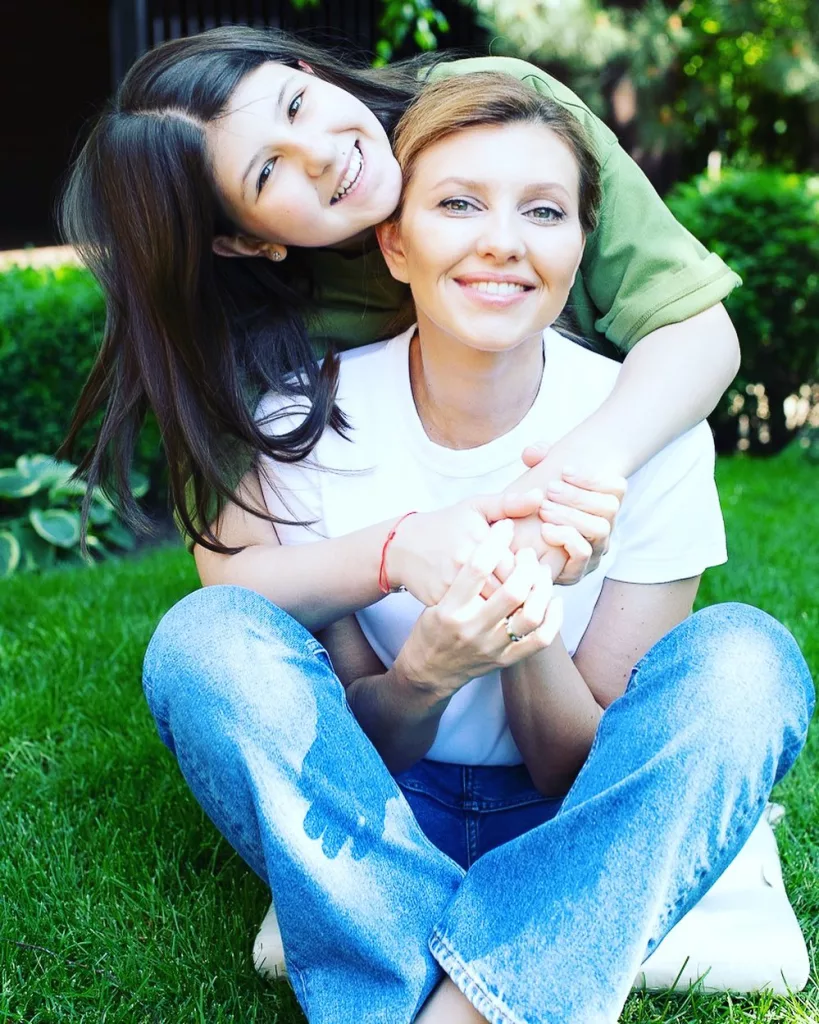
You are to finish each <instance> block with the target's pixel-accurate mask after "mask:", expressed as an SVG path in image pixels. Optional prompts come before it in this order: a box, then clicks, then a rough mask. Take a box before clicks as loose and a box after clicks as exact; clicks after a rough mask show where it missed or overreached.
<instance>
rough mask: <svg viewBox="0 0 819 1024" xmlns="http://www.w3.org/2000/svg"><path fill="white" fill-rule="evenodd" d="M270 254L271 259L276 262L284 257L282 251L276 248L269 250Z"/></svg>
mask: <svg viewBox="0 0 819 1024" xmlns="http://www.w3.org/2000/svg"><path fill="white" fill-rule="evenodd" d="M270 255H271V256H272V257H273V259H274V260H275V261H276V262H277V263H278V262H279V260H283V259H284V253H282V252H280V251H279V250H278V249H274V250H273V252H271V254H270Z"/></svg>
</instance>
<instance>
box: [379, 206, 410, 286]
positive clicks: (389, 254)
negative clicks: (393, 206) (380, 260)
mask: <svg viewBox="0 0 819 1024" xmlns="http://www.w3.org/2000/svg"><path fill="white" fill-rule="evenodd" d="M375 234H376V237H377V238H378V244H379V245H380V246H381V255H382V256H383V257H384V262H385V263H386V264H387V267H388V268H389V271H390V273H391V274H392V276H393V277H394V278H395V280H396V281H403V283H404V284H409V274H408V273H407V258H406V256H405V255H404V247H403V244H402V242H401V224H400V222H399V221H397V220H387V221H384V223H383V224H379V225H378V227H377V228H376V229H375Z"/></svg>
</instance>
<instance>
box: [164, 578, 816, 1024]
mask: <svg viewBox="0 0 819 1024" xmlns="http://www.w3.org/2000/svg"><path fill="white" fill-rule="evenodd" d="M144 686H145V692H146V695H147V698H148V702H149V704H150V707H151V710H152V712H153V714H154V717H155V719H156V723H157V726H158V729H159V734H160V736H161V738H162V740H163V742H164V743H165V744H166V745H167V746H168V747H169V748H170V749H171V750H172V751H173V752H174V754H175V755H176V758H177V760H178V762H179V766H180V768H181V770H182V773H183V775H184V776H185V779H186V780H187V782H188V785H189V786H190V788H191V790H192V791H193V793H194V795H195V796H196V799H197V800H198V801H199V803H200V804H201V805H202V807H203V808H204V810H205V811H206V812H207V814H208V815H209V816H210V818H211V819H212V820H213V822H214V823H215V825H216V827H217V828H218V829H219V830H220V831H221V832H222V834H223V835H224V836H225V837H226V838H227V840H228V841H229V842H230V843H231V844H232V846H233V847H234V848H235V849H236V850H237V851H238V852H239V853H240V854H241V856H242V857H243V858H244V859H245V861H247V863H248V864H249V865H250V866H251V867H252V868H253V870H254V871H256V873H257V874H258V875H260V876H261V877H262V878H263V879H265V880H266V881H267V882H268V883H269V885H270V887H271V890H272V893H273V899H274V901H275V904H276V910H277V914H278V918H279V923H280V926H281V931H282V938H283V941H284V948H285V955H286V960H287V968H288V973H289V976H290V979H291V981H292V983H293V987H294V990H295V993H296V996H297V998H298V1000H299V1002H300V1004H301V1006H302V1008H303V1010H304V1012H305V1014H306V1015H307V1018H308V1020H309V1021H310V1022H311V1024H353V1022H355V1024H361V1022H367V1024H376V1022H383V1024H409V1022H411V1021H412V1020H414V1018H415V1016H416V1014H417V1013H418V1012H419V1010H420V1008H421V1006H422V1005H423V1003H424V1001H425V1000H426V999H427V997H428V996H429V994H430V992H431V991H432V989H433V988H434V987H435V985H436V984H437V982H438V981H440V979H441V978H442V976H443V975H442V970H443V971H445V972H446V973H447V974H448V975H449V976H450V977H451V978H452V980H453V981H454V982H455V983H456V984H457V985H458V987H459V988H460V989H461V991H462V992H463V993H464V994H465V995H466V996H467V997H468V998H469V999H470V1000H471V1002H472V1003H473V1004H474V1005H475V1006H476V1007H477V1009H478V1010H479V1011H480V1012H481V1013H482V1014H483V1016H484V1017H486V1018H487V1019H488V1020H489V1021H491V1022H493V1024H498V1022H504V1024H521V1022H526V1024H540V1022H543V1024H610V1022H613V1021H615V1020H616V1019H617V1017H618V1014H619V1011H620V1009H621V1008H622V1006H623V1003H624V1002H625V999H626V997H627V995H628V992H629V990H630V987H631V984H632V981H633V979H634V977H635V975H636V973H637V969H638V967H639V965H640V963H641V962H642V961H643V960H644V959H645V958H646V957H647V956H648V955H649V954H650V953H651V952H652V951H653V950H654V949H655V947H656V946H657V945H658V944H659V942H660V940H661V939H662V938H663V936H664V935H665V934H666V932H667V931H668V930H669V929H670V928H671V927H672V925H674V924H675V923H676V921H677V920H679V918H680V917H682V915H683V914H684V913H685V912H686V911H687V910H688V909H690V907H692V906H693V905H694V903H696V902H697V901H698V900H699V899H700V897H702V896H703V895H704V893H705V892H706V891H707V890H708V889H709V888H710V886H711V885H712V884H713V882H714V881H715V880H716V879H717V878H718V877H719V875H720V874H721V873H722V871H723V870H724V869H725V867H726V866H727V865H728V864H729V863H730V861H731V860H732V859H733V857H734V856H735V855H736V853H737V851H738V850H739V849H740V847H741V846H742V845H743V843H744V842H745V840H746V839H747V837H748V835H749V834H750V832H751V830H752V828H753V827H754V825H755V824H756V822H757V821H758V819H759V817H760V815H761V813H762V810H763V808H764V806H765V803H766V801H767V799H768V796H769V794H770V791H771V788H772V786H773V785H774V783H775V782H777V781H778V780H779V779H780V778H782V776H783V775H784V774H785V772H786V771H787V770H788V769H789V768H790V766H791V765H792V764H793V762H794V760H795V758H796V756H797V754H798V753H799V751H800V749H801V748H802V745H803V743H804V740H805V736H806V732H807V727H808V722H809V719H810V715H811V713H812V709H813V701H814V695H813V686H812V684H811V681H810V676H809V674H808V670H807V666H806V665H805V662H804V659H803V658H802V656H801V654H800V652H799V649H798V647H797V646H796V643H795V641H794V640H793V638H792V637H791V636H790V634H789V633H788V632H787V631H786V630H785V629H784V628H783V627H782V626H781V625H779V624H778V623H777V622H775V621H774V620H773V619H771V618H770V617H769V616H767V615H766V614H765V613H764V612H761V611H758V610H756V609H754V608H749V607H747V606H745V605H738V604H730V605H718V606H714V607H711V608H707V609H705V610H703V611H700V612H698V613H697V614H695V615H693V616H691V617H690V618H689V619H687V620H686V621H685V622H683V623H682V624H680V625H679V626H677V627H676V628H675V629H673V630H672V631H671V632H670V633H669V634H668V635H667V636H665V637H664V638H663V639H662V640H660V642H659V643H657V644H656V645H655V646H654V647H653V648H652V649H651V650H650V651H649V652H648V654H646V655H645V657H644V658H642V659H641V661H640V662H639V663H638V664H637V666H636V667H635V669H634V670H633V672H632V675H631V679H630V681H629V685H628V689H627V691H626V693H625V694H624V695H623V696H622V697H620V698H619V699H618V700H616V701H615V702H614V703H613V704H612V705H611V707H609V708H608V710H607V711H606V712H605V713H604V715H603V716H602V719H601V722H600V726H599V728H598V731H597V735H596V738H595V740H594V744H593V746H592V749H591V752H590V754H589V757H588V759H587V761H586V763H585V765H584V767H583V769H582V770H581V772H580V774H579V775H578V777H577V779H576V780H575V783H574V785H573V786H572V787H571V789H570V791H569V792H568V794H566V795H565V797H564V798H563V799H562V800H547V799H543V798H541V797H539V795H538V794H537V793H536V791H535V790H534V789H533V787H532V785H531V780H530V779H529V777H528V774H527V773H526V771H525V770H524V769H475V768H463V767H461V766H445V765H435V764H433V763H432V762H421V763H420V764H419V765H417V766H415V768H413V769H412V770H410V771H409V772H406V773H404V774H403V775H402V776H400V777H399V778H398V779H395V778H393V776H392V775H391V774H390V773H389V771H388V770H387V768H386V766H385V765H384V763H383V761H382V760H381V758H380V757H379V755H378V753H377V752H376V750H375V748H374V747H373V745H372V744H371V743H370V741H369V740H368V739H367V737H366V736H365V735H364V733H363V732H362V730H361V728H360V727H359V725H358V723H357V721H356V719H355V717H354V716H353V714H352V712H351V710H350V708H349V706H348V704H347V701H346V697H345V693H344V689H343V687H342V685H341V683H340V682H339V680H338V678H337V677H336V675H335V674H334V672H333V669H332V666H331V664H330V660H329V658H328V657H327V654H326V653H325V651H324V650H323V648H322V647H321V645H320V644H319V643H318V641H317V640H316V639H315V638H314V637H313V636H312V635H311V634H310V633H309V632H308V631H307V630H306V629H304V628H303V627H302V626H301V625H299V624H298V623H297V622H296V621H295V620H293V619H292V618H291V617H290V616H288V615H287V614H286V613H284V612H283V611H281V610H280V609H278V608H276V607H275V606H274V605H273V604H271V603H270V602H269V601H267V600H266V599H265V598H263V597H261V596H260V595H258V594H256V593H255V592H253V591H250V590H245V589H243V588H240V587H209V588H207V589H205V590H200V591H197V592H195V593H193V594H191V595H190V596H188V597H186V598H185V599H184V600H183V601H181V602H180V603H179V604H177V605H176V606H175V607H174V608H172V609H171V611H169V612H168V614H167V615H166V616H165V618H164V619H163V620H162V622H161V623H160V625H159V627H158V629H157V631H156V633H155V635H154V637H153V639H152V641H151V644H150V646H149V648H148V652H147V654H146V657H145V669H144Z"/></svg>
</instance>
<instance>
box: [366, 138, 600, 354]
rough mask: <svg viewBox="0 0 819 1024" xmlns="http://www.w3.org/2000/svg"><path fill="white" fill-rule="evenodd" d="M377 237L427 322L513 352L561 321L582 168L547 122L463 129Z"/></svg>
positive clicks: (432, 154) (423, 160)
mask: <svg viewBox="0 0 819 1024" xmlns="http://www.w3.org/2000/svg"><path fill="white" fill-rule="evenodd" d="M379 240H380V242H381V246H382V250H383V251H384V256H385V258H386V260H387V263H388V264H389V266H390V270H391V271H392V273H393V276H394V277H397V278H398V279H399V280H402V281H406V282H407V283H409V285H410V287H411V289H412V295H413V299H414V300H415V308H416V312H417V315H418V320H419V323H420V324H421V325H422V327H423V325H424V323H425V322H428V323H429V324H430V325H434V327H435V328H437V329H438V330H440V331H444V332H445V333H446V334H448V335H452V336H454V337H455V338H457V339H458V340H459V341H461V342H463V343H466V344H468V345H470V346H471V347H473V348H477V349H480V350H482V351H488V352H500V351H505V350H508V349H510V348H514V347H516V346H517V345H518V344H520V343H521V342H522V341H524V340H526V339H527V338H530V337H532V336H533V335H535V334H539V333H540V332H541V331H542V330H543V329H544V328H545V327H547V326H548V325H549V324H551V323H553V322H554V321H555V320H556V318H557V316H558V314H559V313H560V311H561V310H562V309H563V307H564V305H565V304H566V300H567V298H568V295H569V289H570V288H571V286H572V283H573V281H574V278H575V274H576V272H577V268H578V266H579V264H580V258H581V256H582V255H583V247H584V237H583V231H582V229H581V226H580V220H579V206H578V166H577V161H576V160H575V157H574V154H573V153H572V151H571V150H570V149H569V147H568V146H567V145H566V144H565V143H564V142H563V141H562V140H561V139H560V138H559V137H558V136H557V135H556V134H554V132H552V131H551V130H550V129H549V128H545V127H543V126H542V125H537V124H528V123H521V124H511V125H502V126H494V125H492V126H487V127H481V128H473V129H468V130H464V131H459V132H456V133H455V134H453V135H450V136H449V137H447V138H445V139H443V140H442V141H441V142H438V143H436V144H435V145H432V146H430V147H429V149H427V150H425V151H424V152H423V153H422V154H421V156H420V157H419V159H418V162H417V164H416V167H415V171H414V173H413V176H412V180H411V181H410V183H409V186H408V188H407V191H406V195H405V198H404V206H403V211H402V214H401V219H400V222H398V223H397V224H396V223H388V224H386V225H382V227H381V228H380V229H379Z"/></svg>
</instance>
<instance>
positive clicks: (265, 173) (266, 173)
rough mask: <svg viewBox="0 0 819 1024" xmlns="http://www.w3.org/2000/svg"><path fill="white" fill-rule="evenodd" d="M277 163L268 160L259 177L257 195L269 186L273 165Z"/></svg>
mask: <svg viewBox="0 0 819 1024" xmlns="http://www.w3.org/2000/svg"><path fill="white" fill-rule="evenodd" d="M275 163H276V161H275V160H268V161H267V163H266V164H265V165H264V167H263V168H262V172H261V174H260V175H259V180H258V181H257V182H256V195H258V194H259V193H260V192H261V191H262V189H263V188H264V187H265V185H266V184H267V179H268V178H269V177H270V175H271V174H272V173H273V165H274V164H275Z"/></svg>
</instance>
